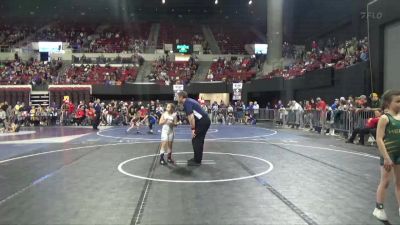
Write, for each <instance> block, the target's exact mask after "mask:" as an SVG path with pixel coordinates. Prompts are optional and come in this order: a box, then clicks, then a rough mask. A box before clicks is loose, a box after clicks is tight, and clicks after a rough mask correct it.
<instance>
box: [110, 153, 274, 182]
mask: <svg viewBox="0 0 400 225" xmlns="http://www.w3.org/2000/svg"><path fill="white" fill-rule="evenodd" d="M185 154H193V152H177V153H174V155H185ZM203 154H210V155H229V156H239V157H245V158H250V159H255V160H259V161H262V162H264V163H265V164H267V165H269V167H268V169H267V170H265V171H262V172H260V173H257V174H254V175H249V176H243V177H237V178H229V179H217V180H170V179H158V178H151V177H144V176H139V175H136V174H132V173H128V172H126V171H125V170H124V169H123V166H124V165H125V164H127V163H129V162H132V161H135V160H138V159H143V158H149V157H154V156H158V154H152V155H144V156H139V157H135V158H132V159H128V160H126V161H124V162H121V163H120V164H119V165H118V171H119V172H120V173H122V174H124V175H127V176H130V177H133V178H137V179H142V180H150V181H157V182H166V183H221V182H230V181H238V180H246V179H250V178H254V177H259V176H262V175H265V174H267V173H269V172H271V171H272V170H273V169H274V165H273V164H272V163H271V162H269V161H267V160H265V159H262V158H259V157H256V156H250V155H243V154H235V153H227V152H204V153H203Z"/></svg>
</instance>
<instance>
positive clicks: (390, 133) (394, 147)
mask: <svg viewBox="0 0 400 225" xmlns="http://www.w3.org/2000/svg"><path fill="white" fill-rule="evenodd" d="M385 115H386V116H387V117H388V119H389V123H388V124H387V125H386V130H385V138H384V140H383V142H384V143H385V147H386V150H387V152H388V154H389V156H390V158H391V159H392V161H393V163H394V164H396V165H400V120H396V119H395V118H393V116H392V115H390V114H388V113H386V114H385ZM381 165H383V157H381Z"/></svg>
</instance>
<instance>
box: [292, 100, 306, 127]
mask: <svg viewBox="0 0 400 225" xmlns="http://www.w3.org/2000/svg"><path fill="white" fill-rule="evenodd" d="M290 109H291V110H292V111H293V112H294V113H295V116H296V119H295V122H294V125H296V127H297V128H299V127H300V125H302V123H303V112H304V110H303V107H302V106H301V105H300V104H299V103H298V102H296V101H294V100H293V101H292V103H291V106H290Z"/></svg>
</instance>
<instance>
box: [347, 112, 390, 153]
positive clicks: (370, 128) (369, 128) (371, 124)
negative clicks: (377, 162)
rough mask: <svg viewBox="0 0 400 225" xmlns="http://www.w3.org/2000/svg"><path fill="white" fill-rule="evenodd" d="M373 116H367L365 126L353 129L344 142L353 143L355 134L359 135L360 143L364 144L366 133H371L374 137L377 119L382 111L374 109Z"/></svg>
mask: <svg viewBox="0 0 400 225" xmlns="http://www.w3.org/2000/svg"><path fill="white" fill-rule="evenodd" d="M374 113H375V117H374V118H369V119H368V122H367V123H366V125H365V128H356V129H354V131H353V133H352V134H351V137H350V138H349V139H348V140H347V141H346V143H354V139H355V138H356V136H357V135H359V136H360V142H359V143H360V144H361V145H364V141H365V140H364V139H365V138H364V136H365V135H366V134H372V135H373V137H374V138H375V137H376V127H377V126H378V121H379V118H380V117H381V115H382V113H381V112H380V110H375V111H374Z"/></svg>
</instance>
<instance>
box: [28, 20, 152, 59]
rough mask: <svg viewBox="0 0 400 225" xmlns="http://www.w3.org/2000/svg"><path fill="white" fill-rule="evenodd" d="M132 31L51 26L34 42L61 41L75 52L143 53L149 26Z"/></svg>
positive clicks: (39, 33)
mask: <svg viewBox="0 0 400 225" xmlns="http://www.w3.org/2000/svg"><path fill="white" fill-rule="evenodd" d="M138 26H139V28H138V29H135V30H134V31H132V30H131V29H129V28H127V29H124V28H122V27H119V26H117V27H115V26H113V27H112V28H106V29H102V30H101V31H96V26H84V25H79V26H74V25H60V24H57V25H53V26H51V27H48V28H45V29H43V30H41V31H38V32H37V33H36V37H35V40H36V41H62V42H66V43H68V45H69V46H68V48H71V49H73V50H74V51H75V52H93V53H105V52H107V53H143V52H144V50H145V48H146V46H147V38H148V34H149V29H150V28H149V27H148V26H149V25H148V24H146V25H143V26H141V25H138Z"/></svg>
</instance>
